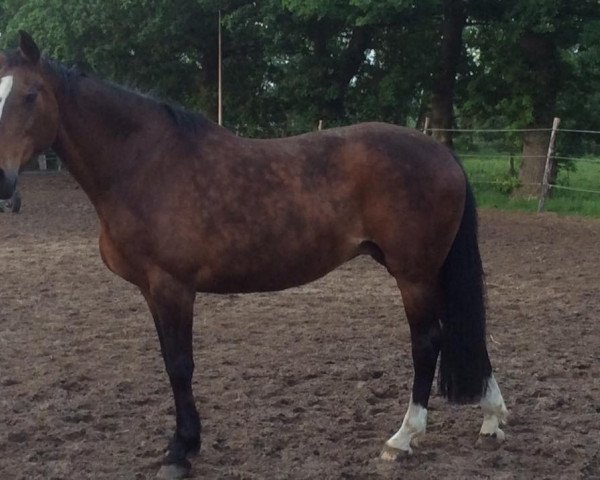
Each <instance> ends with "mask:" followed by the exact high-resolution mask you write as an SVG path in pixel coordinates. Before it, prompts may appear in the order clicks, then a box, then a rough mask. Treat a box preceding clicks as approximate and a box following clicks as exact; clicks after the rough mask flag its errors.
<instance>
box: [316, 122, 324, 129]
mask: <svg viewBox="0 0 600 480" xmlns="http://www.w3.org/2000/svg"><path fill="white" fill-rule="evenodd" d="M317 129H318V130H323V120H319V125H317Z"/></svg>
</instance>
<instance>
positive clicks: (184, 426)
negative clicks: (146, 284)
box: [142, 275, 200, 479]
mask: <svg viewBox="0 0 600 480" xmlns="http://www.w3.org/2000/svg"><path fill="white" fill-rule="evenodd" d="M142 293H143V294H144V296H145V297H146V301H147V302H148V305H149V307H150V310H151V312H152V316H153V317H154V322H155V325H156V330H157V333H158V338H159V341H160V348H161V352H162V356H163V359H164V362H165V367H166V370H167V374H168V375H169V380H170V382H171V388H172V390H173V396H174V398H175V413H176V430H175V435H174V436H173V439H172V440H171V442H170V443H169V448H168V451H167V454H166V456H165V458H164V460H163V466H162V467H161V470H160V472H159V475H158V476H159V478H164V479H177V478H184V477H185V476H187V474H188V473H189V471H190V468H191V464H190V462H189V461H188V460H187V458H186V457H187V456H188V455H189V454H191V453H195V452H197V451H198V450H199V448H200V417H199V415H198V411H197V410H196V406H195V403H194V397H193V393H192V374H193V371H194V360H193V356H192V322H193V304H194V296H195V294H194V292H193V291H191V290H190V289H188V288H187V287H186V286H185V285H181V284H180V283H179V282H177V281H175V280H173V279H172V278H170V277H169V276H167V275H164V276H161V278H159V279H156V280H155V281H154V282H153V284H151V286H150V288H149V291H147V292H142Z"/></svg>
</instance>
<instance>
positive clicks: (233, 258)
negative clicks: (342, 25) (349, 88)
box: [0, 32, 507, 479]
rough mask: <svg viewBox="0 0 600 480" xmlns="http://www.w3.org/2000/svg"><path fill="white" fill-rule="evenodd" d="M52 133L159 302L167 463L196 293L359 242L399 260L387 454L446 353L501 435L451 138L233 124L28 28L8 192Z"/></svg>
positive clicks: (1, 91)
mask: <svg viewBox="0 0 600 480" xmlns="http://www.w3.org/2000/svg"><path fill="white" fill-rule="evenodd" d="M48 148H52V149H53V150H54V151H56V152H57V153H58V155H59V156H60V158H61V159H62V160H63V162H64V163H65V164H66V165H67V167H68V169H69V171H70V173H71V174H72V176H73V177H74V178H75V180H76V181H77V182H78V183H79V184H80V185H81V187H82V189H83V190H84V191H85V193H86V194H87V196H88V197H89V199H90V201H91V202H92V204H93V205H94V207H95V210H96V212H97V215H98V217H99V219H100V227H101V232H100V240H99V246H100V254H101V257H102V259H103V261H104V263H105V264H106V266H107V267H108V268H109V269H110V270H111V271H112V272H114V273H115V274H117V275H119V276H121V277H122V278H123V279H125V280H127V281H129V282H131V283H132V284H134V285H135V286H137V287H138V288H139V290H140V291H141V293H142V295H143V296H144V298H145V300H146V302H147V304H148V307H149V309H150V312H151V314H152V317H153V319H154V323H155V327H156V331H157V334H158V340H159V343H160V349H161V353H162V357H163V359H164V363H165V367H166V372H167V374H168V377H169V381H170V384H171V387H172V391H173V397H174V402H175V416H176V426H175V433H174V435H173V437H172V439H171V440H170V442H169V444H168V447H167V450H166V453H165V456H164V459H163V460H162V465H161V467H160V470H159V472H158V476H159V477H161V478H169V479H173V478H182V477H184V476H186V475H188V474H189V472H190V469H191V463H190V461H189V457H191V456H192V455H193V454H195V453H196V452H198V451H199V449H200V444H201V435H200V431H201V424H200V417H199V414H198V411H197V409H196V405H195V401H194V396H193V392H192V387H191V380H192V374H193V371H194V359H193V354H192V322H193V305H194V298H195V296H196V293H197V292H213V293H246V292H265V291H276V290H282V289H285V288H289V287H294V286H298V285H302V284H305V283H307V282H310V281H313V280H315V279H317V278H319V277H322V276H323V275H325V274H327V273H328V272H330V271H332V270H333V269H335V268H336V267H338V266H340V265H342V264H343V263H345V262H347V261H349V260H351V259H352V258H355V257H356V256H358V255H370V256H371V257H373V258H374V259H375V261H377V262H379V263H380V264H381V265H383V267H385V268H386V269H387V271H388V272H389V274H390V275H392V276H393V277H394V279H395V281H396V284H397V286H398V288H399V291H400V293H401V295H402V299H403V305H404V310H405V313H406V317H407V320H408V323H409V326H410V339H411V348H412V358H413V364H414V378H413V385H412V391H411V395H410V400H409V402H408V410H407V412H406V415H405V416H404V420H403V422H402V424H401V426H400V428H399V430H398V431H397V432H396V433H395V434H394V435H393V436H391V437H390V438H389V439H388V440H387V441H386V442H385V444H384V446H383V450H382V452H381V455H380V457H381V458H382V459H383V460H395V459H397V458H400V457H401V456H403V455H405V454H410V453H411V452H412V448H413V447H414V446H416V443H417V441H418V439H419V438H420V437H421V436H422V435H423V434H424V433H425V429H426V424H427V408H428V402H429V397H430V394H431V389H432V384H433V380H434V377H435V373H436V369H437V364H438V357H440V359H439V374H438V377H439V388H440V392H441V394H442V395H443V396H444V397H445V398H447V399H448V400H449V401H450V402H453V403H473V402H479V403H480V405H481V407H482V411H483V424H482V426H481V430H480V432H479V433H480V437H479V438H480V439H483V440H485V441H492V442H493V443H495V444H496V443H499V442H501V441H503V440H504V438H505V435H504V433H503V431H502V430H501V429H500V425H501V423H502V422H503V421H504V420H505V418H506V416H507V409H506V406H505V403H504V400H503V398H502V394H501V392H500V388H499V386H498V383H497V381H496V380H495V377H494V374H493V370H492V366H491V362H490V359H489V355H488V351H487V346H486V328H485V322H486V307H485V298H484V297H485V286H484V278H483V275H484V272H483V267H482V261H481V256H480V252H479V247H478V239H477V228H478V226H477V211H476V206H475V201H474V197H473V193H472V190H471V187H470V186H469V183H468V181H467V178H466V175H465V172H464V170H463V168H462V166H461V165H460V162H459V161H458V160H457V158H456V157H455V156H454V154H453V153H452V152H451V151H450V150H448V149H447V148H446V147H445V146H443V145H441V144H440V143H438V142H436V141H435V140H433V139H431V138H430V137H428V136H426V135H423V134H422V133H420V132H417V131H415V130H411V129H408V128H403V127H399V126H395V125H390V124H385V123H363V124H358V125H353V126H347V127H341V128H334V129H329V130H322V131H317V132H312V133H307V134H304V135H299V136H293V137H287V138H280V139H249V138H243V137H240V136H237V135H235V134H234V133H232V132H230V131H229V130H227V129H225V128H223V127H220V126H218V125H216V124H214V123H213V122H211V121H210V120H208V119H207V118H206V117H204V116H202V115H200V114H195V113H190V112H188V111H185V110H184V109H182V108H180V107H178V106H174V105H172V104H169V103H165V102H162V101H160V100H157V99H155V98H152V97H149V96H146V95H143V94H140V93H137V92H134V91H130V90H128V89H125V88H123V87H120V86H118V85H115V84H112V83H109V82H106V81H103V80H100V79H99V78H97V77H95V76H94V75H92V74H85V73H82V72H81V71H79V70H77V69H74V68H68V67H66V66H65V65H63V64H61V63H59V62H57V61H55V60H52V59H49V58H46V57H42V55H41V54H40V49H39V47H38V46H37V44H36V43H35V41H34V40H33V38H32V37H31V36H30V35H29V34H27V33H26V32H20V34H19V43H18V48H16V49H14V50H7V51H5V52H3V53H1V54H0V168H1V170H0V198H9V197H11V196H12V194H13V192H14V191H15V188H16V183H17V177H18V172H19V167H20V166H21V165H23V164H24V163H25V162H26V161H27V160H28V159H29V158H30V157H32V156H33V155H36V154H39V153H41V152H43V151H45V150H47V149H48Z"/></svg>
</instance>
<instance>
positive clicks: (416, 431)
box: [381, 282, 441, 460]
mask: <svg viewBox="0 0 600 480" xmlns="http://www.w3.org/2000/svg"><path fill="white" fill-rule="evenodd" d="M401 291H402V298H403V301H404V310H405V311H406V316H407V318H408V323H409V326H410V336H411V344H412V357H413V366H414V380H413V387H412V395H411V398H410V403H409V406H408V410H407V412H406V415H405V416H404V421H403V422H402V426H401V427H400V430H398V431H397V432H396V433H395V434H394V435H393V436H392V437H391V438H390V439H389V440H388V441H387V442H386V443H385V446H384V448H383V451H382V452H381V458H382V459H384V460H395V459H396V458H397V457H398V455H401V454H409V453H412V448H411V445H412V446H414V445H416V441H417V439H418V437H419V436H421V435H423V434H424V433H425V429H426V426H427V405H428V402H429V395H430V394H431V385H432V383H433V378H434V376H435V368H436V364H437V358H438V354H439V351H440V342H441V328H440V322H439V315H438V313H439V308H438V305H439V295H438V289H437V285H435V282H432V284H408V285H402V286H401Z"/></svg>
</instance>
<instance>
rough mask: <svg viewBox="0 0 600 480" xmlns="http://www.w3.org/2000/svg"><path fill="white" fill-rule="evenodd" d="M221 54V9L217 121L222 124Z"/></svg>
mask: <svg viewBox="0 0 600 480" xmlns="http://www.w3.org/2000/svg"><path fill="white" fill-rule="evenodd" d="M222 61H223V54H222V49H221V10H219V99H218V111H219V113H218V119H219V120H218V121H219V125H223V65H222Z"/></svg>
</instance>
